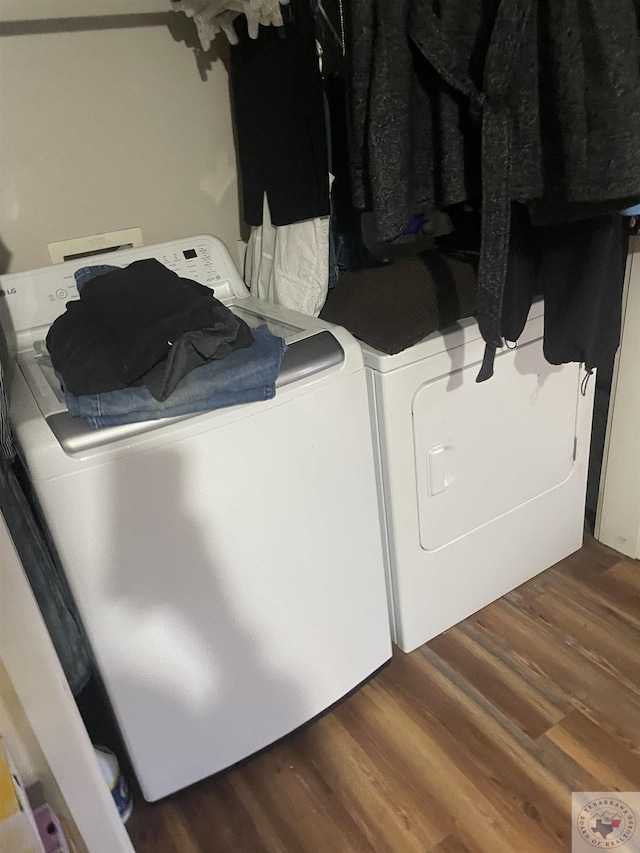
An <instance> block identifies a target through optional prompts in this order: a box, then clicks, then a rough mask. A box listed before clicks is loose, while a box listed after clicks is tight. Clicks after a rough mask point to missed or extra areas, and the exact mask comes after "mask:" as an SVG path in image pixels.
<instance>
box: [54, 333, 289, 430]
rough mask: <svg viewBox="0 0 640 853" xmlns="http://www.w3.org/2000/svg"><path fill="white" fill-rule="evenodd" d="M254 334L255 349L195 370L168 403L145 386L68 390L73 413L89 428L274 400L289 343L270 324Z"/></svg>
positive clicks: (68, 404) (237, 351) (237, 352)
mask: <svg viewBox="0 0 640 853" xmlns="http://www.w3.org/2000/svg"><path fill="white" fill-rule="evenodd" d="M251 334H252V335H253V339H254V343H253V345H252V346H250V347H248V348H246V349H239V350H235V351H234V352H231V353H230V354H229V355H227V356H226V357H225V358H223V359H218V360H214V361H210V362H208V363H207V364H204V365H202V367H197V368H196V369H195V370H192V371H191V372H190V373H188V374H187V375H186V376H185V377H184V378H183V379H182V380H181V381H180V382H179V383H178V386H177V387H176V389H175V391H174V392H173V393H172V394H171V396H170V397H168V398H167V399H166V400H164V401H160V400H156V399H155V398H154V397H153V396H152V395H151V393H150V392H149V390H148V389H147V388H146V387H145V386H144V385H140V386H131V387H130V388H123V389H121V390H118V391H108V392H105V393H102V394H85V395H82V396H79V397H77V396H75V395H74V394H70V393H69V392H65V401H66V404H67V408H68V410H69V413H70V414H71V415H72V416H73V417H83V418H86V420H87V422H88V424H89V426H90V427H91V429H102V428H104V427H108V426H119V425H121V424H129V423H137V422H138V421H147V420H157V419H158V418H172V417H176V416H178V415H186V414H193V413H195V412H205V411H209V410H211V409H221V408H225V407H227V406H236V405H239V404H240V403H253V402H256V401H258V400H269V399H271V398H272V397H274V396H275V392H276V387H275V383H276V379H277V378H278V373H279V372H280V365H281V363H282V356H283V355H284V351H285V349H286V344H285V342H284V341H283V340H282V338H279V337H277V336H276V335H273V334H272V333H271V332H270V331H269V329H268V328H267V326H266V325H263V326H259V327H258V328H256V329H251Z"/></svg>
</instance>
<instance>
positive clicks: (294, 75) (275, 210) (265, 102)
mask: <svg viewBox="0 0 640 853" xmlns="http://www.w3.org/2000/svg"><path fill="white" fill-rule="evenodd" d="M282 17H283V20H284V26H282V27H262V26H261V27H260V30H259V34H258V38H257V39H251V38H249V34H248V31H247V21H246V18H245V17H244V15H239V16H238V18H237V19H236V21H235V24H234V25H235V28H236V32H237V34H238V39H239V44H237V45H234V46H233V47H232V48H231V93H232V101H233V112H234V118H235V126H236V135H237V143H238V155H239V162H240V177H241V183H242V197H243V205H244V210H243V215H244V220H245V222H246V223H247V224H248V225H260V224H261V223H262V208H263V197H264V193H265V192H266V194H267V198H268V201H269V210H270V213H271V221H272V223H273V224H274V225H289V224H291V223H292V222H300V221H302V220H304V219H313V218H315V217H317V216H328V215H329V213H330V202H329V166H328V152H327V132H326V128H325V118H324V102H323V95H322V80H321V77H320V70H319V67H318V57H317V54H316V46H315V34H314V21H313V15H312V13H311V9H310V6H309V0H291V4H290V5H289V6H284V7H283V8H282Z"/></svg>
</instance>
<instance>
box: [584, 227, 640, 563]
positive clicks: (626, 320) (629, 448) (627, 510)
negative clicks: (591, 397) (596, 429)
mask: <svg viewBox="0 0 640 853" xmlns="http://www.w3.org/2000/svg"><path fill="white" fill-rule="evenodd" d="M639 365H640V238H638V237H632V238H631V241H630V244H629V257H628V261H627V279H626V283H625V294H624V303H623V322H622V340H621V342H620V349H619V350H618V354H617V356H616V364H615V369H614V373H613V387H612V389H611V402H610V405H609V419H608V424H607V438H606V441H605V448H604V458H603V461H602V476H601V479H600V496H599V502H598V515H597V518H596V531H595V533H596V538H597V539H599V540H600V541H601V542H604V544H605V545H609V546H610V547H611V548H615V549H616V550H617V551H621V552H622V553H623V554H626V555H627V556H628V557H633V558H635V559H637V558H640V380H639V379H638V367H639Z"/></svg>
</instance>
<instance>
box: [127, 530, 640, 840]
mask: <svg viewBox="0 0 640 853" xmlns="http://www.w3.org/2000/svg"><path fill="white" fill-rule="evenodd" d="M572 790H573V791H614V790H618V791H638V790H640V563H638V562H632V561H628V560H625V559H623V558H621V557H620V555H618V554H616V553H615V552H613V551H610V550H608V549H606V548H604V547H603V546H601V545H599V544H598V543H597V542H595V541H594V540H591V539H589V540H587V541H586V543H585V546H584V547H583V548H582V550H581V551H579V552H578V553H577V554H574V555H573V556H571V557H569V558H567V559H566V560H564V561H563V562H562V563H560V564H558V565H557V566H555V567H554V568H552V569H549V571H547V572H545V573H544V574H542V575H540V576H539V577H537V578H535V579H534V580H532V581H530V582H529V583H527V584H525V585H524V586H522V587H520V588H519V589H517V590H516V591H515V592H512V593H510V594H509V595H507V596H505V597H504V598H503V599H501V600H499V601H497V602H495V603H494V604H491V605H490V606H489V607H486V608H485V609H484V610H482V611H481V612H479V613H477V614H476V615H475V616H472V617H471V618H469V619H467V620H465V621H464V622H463V623H461V624H460V625H458V626H456V627H455V628H452V629H451V630H450V631H447V632H446V633H445V634H444V635H442V636H440V637H438V638H437V639H435V640H432V641H431V642H430V643H428V644H427V645H425V646H423V647H422V648H420V649H418V650H417V651H415V652H413V653H412V654H410V655H404V654H402V653H401V652H396V654H395V656H394V659H393V661H392V663H391V664H390V665H389V666H388V667H387V668H386V669H384V670H383V671H382V672H381V673H380V674H379V675H378V676H377V677H376V678H375V679H373V680H372V681H370V682H369V683H368V684H367V685H366V686H365V687H364V688H362V689H361V690H360V691H358V692H357V693H355V694H354V695H353V696H351V697H350V698H349V699H347V700H346V701H344V702H343V703H342V704H341V705H339V706H338V707H337V708H336V709H334V710H333V711H332V712H331V713H329V714H327V715H326V716H324V717H323V718H322V719H320V720H319V721H317V722H316V723H314V724H313V725H311V726H309V727H307V728H305V729H303V730H301V731H299V732H297V733H295V734H294V735H292V736H290V737H289V738H287V739H285V740H284V741H282V742H281V743H279V744H277V745H276V746H275V747H273V748H272V749H270V750H268V751H266V752H265V753H263V754H261V755H260V756H258V757H257V758H255V759H253V760H250V761H248V762H247V763H245V764H243V765H241V766H240V767H237V768H235V769H233V770H231V771H227V772H225V773H222V774H220V775H218V776H217V777H213V778H211V779H209V780H206V781H205V782H201V783H199V784H197V785H195V786H193V787H192V788H189V789H188V790H186V791H183V792H181V793H178V794H176V795H174V796H172V797H169V798H167V799H166V800H165V801H163V802H161V803H159V804H156V805H148V804H145V803H143V802H141V801H140V800H138V802H137V803H136V806H135V809H134V814H133V816H132V818H131V820H130V823H129V831H130V835H131V838H132V840H133V843H134V846H135V848H136V851H138V853H151V851H153V853H228V852H229V853H235V851H238V853H352V851H353V853H356V851H357V853H365V851H366V853H476V851H477V852H478V853H516V851H523V853H547V851H549V853H551V851H554V853H555V851H563V852H564V853H566V851H569V850H570V849H571V793H570V792H571V791H572Z"/></svg>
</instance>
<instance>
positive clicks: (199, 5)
mask: <svg viewBox="0 0 640 853" xmlns="http://www.w3.org/2000/svg"><path fill="white" fill-rule="evenodd" d="M170 2H171V8H172V9H174V10H175V11H176V12H184V13H185V15H187V17H189V18H193V20H194V23H195V25H196V29H197V31H198V38H199V39H200V44H201V45H202V49H203V50H209V48H210V47H211V42H212V41H213V40H214V38H215V37H216V35H217V34H218V33H219V32H223V33H224V34H225V35H226V37H227V38H228V39H229V42H230V43H231V44H238V37H237V35H236V31H235V29H234V27H233V22H234V20H235V19H236V18H237V17H238V15H246V17H247V23H248V28H249V35H250V37H251V38H252V39H256V38H258V27H259V26H260V25H262V26H264V27H268V26H274V27H281V26H282V12H281V10H280V7H281V6H286V5H287V4H288V3H289V0H170Z"/></svg>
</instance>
